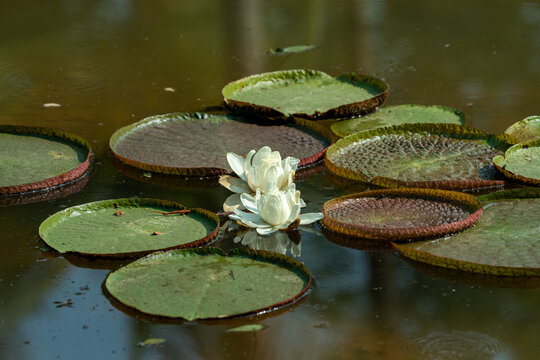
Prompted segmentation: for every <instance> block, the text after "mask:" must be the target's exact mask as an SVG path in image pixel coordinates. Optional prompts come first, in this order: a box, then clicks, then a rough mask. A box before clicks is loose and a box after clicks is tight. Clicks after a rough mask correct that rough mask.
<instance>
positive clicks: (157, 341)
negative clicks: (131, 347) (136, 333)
mask: <svg viewBox="0 0 540 360" xmlns="http://www.w3.org/2000/svg"><path fill="white" fill-rule="evenodd" d="M164 342H165V339H161V338H149V339H146V340H144V341H141V342H140V343H138V344H137V346H139V347H144V346H153V345H159V344H162V343H164Z"/></svg>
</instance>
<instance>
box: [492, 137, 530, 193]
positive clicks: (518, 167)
mask: <svg viewBox="0 0 540 360" xmlns="http://www.w3.org/2000/svg"><path fill="white" fill-rule="evenodd" d="M493 164H495V167H496V168H497V170H499V171H500V172H502V173H503V174H504V176H506V177H507V178H510V179H513V180H517V181H520V182H523V183H526V184H529V185H537V186H540V139H539V140H535V141H531V142H525V143H519V144H517V145H514V146H512V147H511V148H510V149H508V150H506V153H505V154H504V156H501V155H499V156H496V157H494V158H493Z"/></svg>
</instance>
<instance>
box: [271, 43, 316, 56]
mask: <svg viewBox="0 0 540 360" xmlns="http://www.w3.org/2000/svg"><path fill="white" fill-rule="evenodd" d="M316 48H317V46H316V45H294V46H287V47H284V48H279V47H276V48H270V49H268V51H267V52H266V53H267V54H268V55H291V54H298V53H304V52H308V51H313V50H315V49H316Z"/></svg>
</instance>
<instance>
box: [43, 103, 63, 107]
mask: <svg viewBox="0 0 540 360" xmlns="http://www.w3.org/2000/svg"><path fill="white" fill-rule="evenodd" d="M60 106H62V105H60V104H58V103H45V104H43V107H46V108H59V107H60Z"/></svg>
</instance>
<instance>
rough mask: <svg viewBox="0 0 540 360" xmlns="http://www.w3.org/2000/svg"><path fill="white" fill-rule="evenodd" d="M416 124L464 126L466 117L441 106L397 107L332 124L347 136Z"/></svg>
mask: <svg viewBox="0 0 540 360" xmlns="http://www.w3.org/2000/svg"><path fill="white" fill-rule="evenodd" d="M416 123H448V124H464V123H465V115H464V114H463V112H462V111H461V110H458V109H453V108H450V107H446V106H440V105H432V106H424V105H396V106H388V107H384V108H382V109H380V110H379V111H377V112H374V113H371V114H367V115H365V116H362V117H357V118H354V119H349V120H342V121H337V122H335V123H334V124H332V131H333V132H334V133H335V134H336V135H339V136H347V135H351V134H354V133H357V132H359V131H365V130H371V129H376V128H380V127H385V126H392V125H400V124H416Z"/></svg>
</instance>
